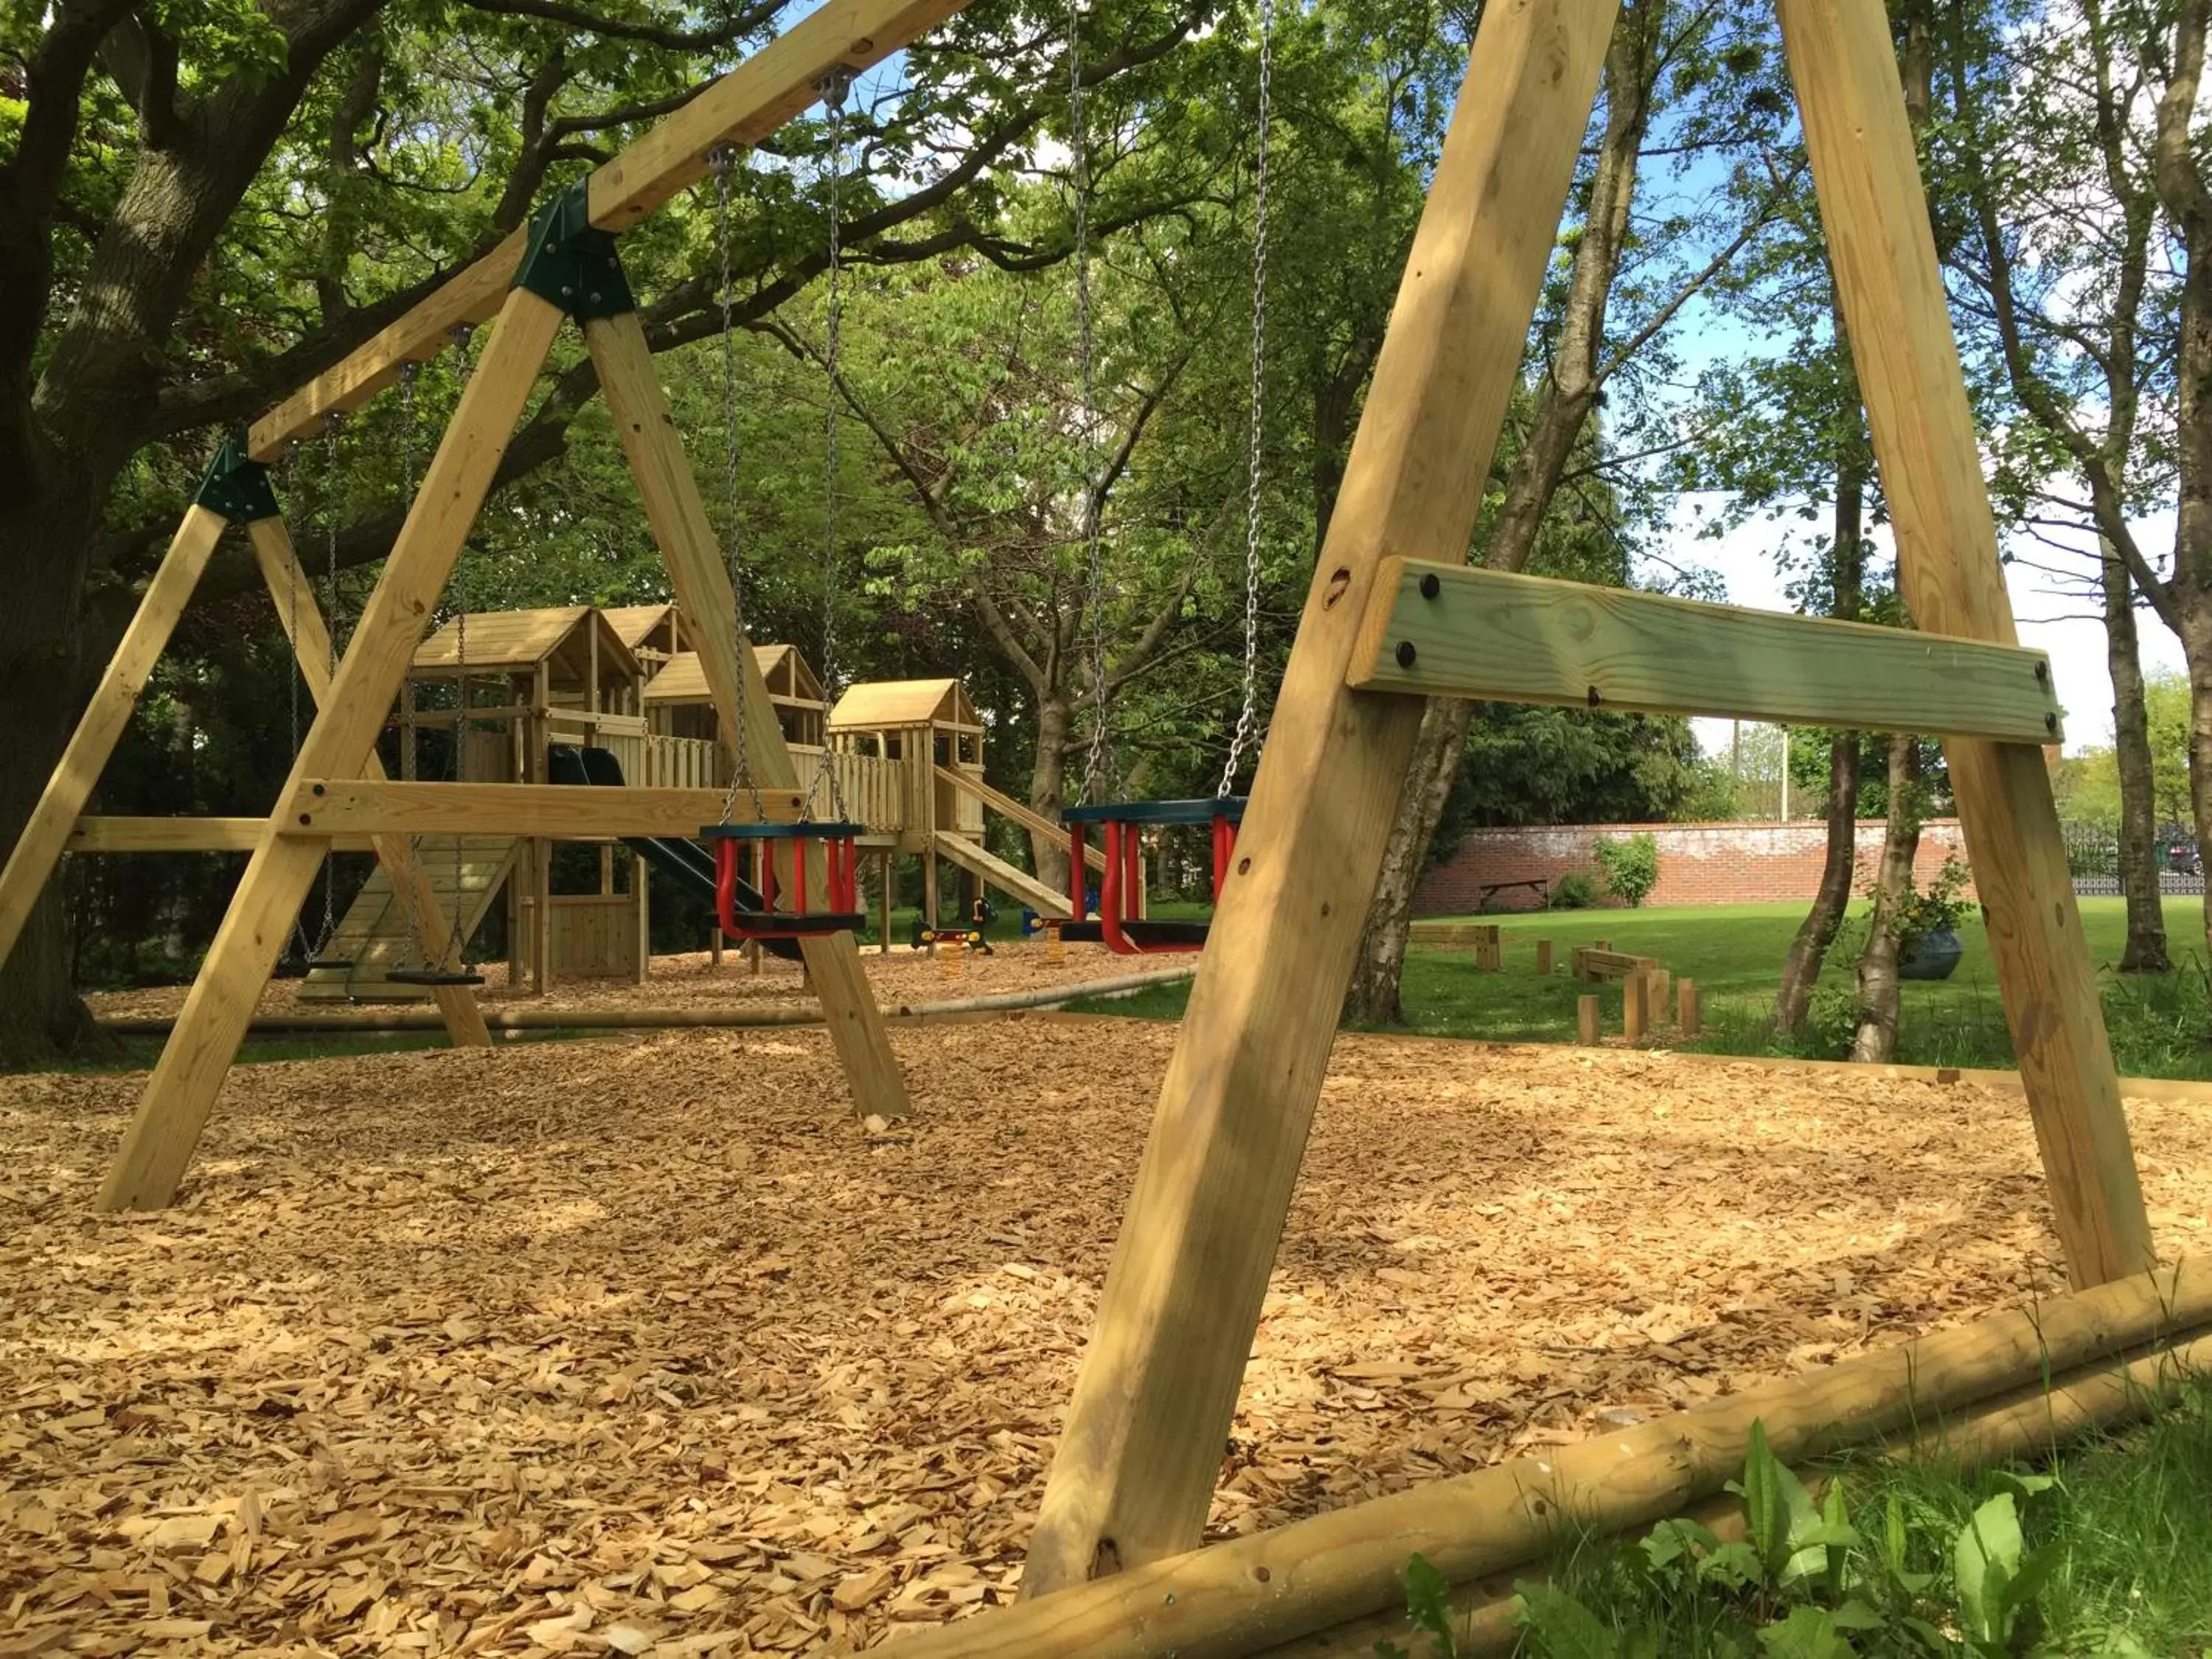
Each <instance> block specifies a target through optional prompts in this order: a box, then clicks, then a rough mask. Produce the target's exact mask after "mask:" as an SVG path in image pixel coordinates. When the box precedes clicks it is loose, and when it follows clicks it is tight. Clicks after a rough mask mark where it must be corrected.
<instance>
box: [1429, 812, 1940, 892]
mask: <svg viewBox="0 0 2212 1659" xmlns="http://www.w3.org/2000/svg"><path fill="white" fill-rule="evenodd" d="M1647 833H1648V834H1649V835H1650V836H1651V837H1652V838H1653V839H1654V840H1655V841H1656V842H1658V843H1659V884H1658V885H1657V886H1656V887H1654V888H1653V889H1652V890H1651V895H1650V897H1649V898H1647V899H1645V900H1644V902H1645V903H1646V904H1753V903H1759V902H1765V901H1767V900H1777V899H1791V900H1796V899H1802V900H1806V901H1808V902H1809V901H1810V900H1811V898H1812V896H1813V894H1814V890H1815V889H1817V888H1818V887H1819V886H1820V866H1821V865H1822V863H1823V862H1824V861H1825V860H1826V857H1827V848H1828V831H1827V826H1826V824H1825V823H1821V822H1820V820H1818V819H1804V820H1800V821H1796V822H1792V823H1607V824H1596V823H1574V824H1559V825H1554V826H1550V827H1547V828H1541V829H1477V830H1474V831H1473V832H1472V833H1470V834H1469V835H1468V838H1467V839H1466V840H1465V841H1463V842H1461V843H1460V845H1459V849H1458V850H1457V851H1456V852H1455V853H1454V854H1452V855H1451V857H1450V858H1449V859H1448V860H1445V861H1444V862H1443V864H1440V865H1438V866H1437V867H1436V868H1435V869H1433V870H1431V872H1429V873H1428V875H1427V877H1426V878H1424V879H1423V881H1422V883H1421V885H1420V888H1419V890H1418V891H1417V892H1416V893H1415V894H1414V895H1413V910H1414V914H1415V915H1467V914H1469V913H1471V912H1473V911H1474V910H1477V909H1479V908H1482V905H1481V897H1482V888H1483V884H1485V883H1486V882H1497V881H1516V880H1519V879H1521V878H1523V877H1528V876H1546V877H1549V878H1552V879H1553V880H1556V879H1558V878H1559V877H1560V876H1563V875H1565V874H1566V873H1567V872H1569V871H1572V870H1580V871H1583V872H1585V873H1587V874H1588V875H1589V877H1590V878H1591V879H1592V880H1593V881H1594V882H1596V883H1597V885H1598V890H1599V891H1600V892H1601V894H1602V893H1603V892H1604V882H1603V879H1602V878H1601V877H1600V876H1599V874H1598V869H1597V863H1596V860H1595V859H1593V858H1592V857H1591V856H1590V843H1591V842H1593V841H1595V839H1596V838H1597V837H1599V836H1634V835H1643V834H1647ZM1953 852H1956V853H1957V854H1958V855H1959V856H1960V858H1962V859H1963V858H1964V857H1966V842H1965V841H1964V840H1963V839H1962V838H1961V836H1960V833H1959V821H1958V820H1957V819H1956V818H1935V819H1931V820H1929V823H1928V824H1927V825H1926V827H1924V828H1923V829H1922V830H1921V832H1920V856H1919V858H1918V860H1917V861H1916V863H1915V864H1914V866H1913V876H1914V880H1915V882H1916V883H1917V884H1918V885H1920V886H1923V887H1925V886H1926V885H1927V884H1929V882H1931V881H1933V880H1934V879H1935V878H1936V872H1938V871H1940V870H1941V869H1942V867H1943V860H1944V858H1945V856H1946V855H1947V854H1950V853H1953ZM1879 860H1881V819H1879V818H1869V819H1866V820H1863V821H1862V822H1861V823H1860V824H1859V826H1858V874H1857V878H1856V879H1855V880H1854V882H1853V884H1852V890H1853V891H1854V892H1856V893H1863V892H1865V890H1866V888H1867V884H1868V883H1869V881H1870V880H1872V879H1873V877H1874V871H1875V865H1876V863H1877V862H1878V861H1879ZM1967 891H1968V893H1969V895H1971V894H1972V888H1971V887H1969V888H1968V890H1967ZM1536 902H1537V901H1536V895H1535V894H1534V892H1533V891H1532V890H1529V889H1527V888H1516V889H1510V890H1506V891H1504V892H1501V893H1498V895H1496V896H1494V897H1493V898H1492V899H1491V901H1490V902H1489V907H1488V908H1491V909H1493V910H1533V909H1534V908H1536ZM1601 902H1605V903H1607V904H1612V903H1617V902H1619V901H1617V900H1615V899H1613V898H1612V897H1611V896H1609V895H1608V896H1605V897H1604V898H1603V899H1602V901H1601Z"/></svg>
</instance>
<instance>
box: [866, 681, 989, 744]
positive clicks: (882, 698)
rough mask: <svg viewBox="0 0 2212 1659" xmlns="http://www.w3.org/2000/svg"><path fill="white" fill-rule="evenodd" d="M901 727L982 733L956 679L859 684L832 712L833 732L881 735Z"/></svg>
mask: <svg viewBox="0 0 2212 1659" xmlns="http://www.w3.org/2000/svg"><path fill="white" fill-rule="evenodd" d="M893 726H961V727H964V728H967V729H969V730H975V731H980V730H981V727H982V722H981V720H977V719H976V717H975V704H974V703H972V702H969V701H968V690H967V688H966V687H965V686H963V685H962V684H960V682H959V681H958V680H956V679H939V680H874V681H871V682H869V683H868V684H865V685H856V686H854V687H853V689H852V690H849V691H848V692H846V693H845V695H844V696H842V697H840V698H838V699H837V706H836V708H833V709H831V710H830V711H829V729H830V730H831V731H832V732H878V731H884V730H887V729H889V728H890V727H893Z"/></svg>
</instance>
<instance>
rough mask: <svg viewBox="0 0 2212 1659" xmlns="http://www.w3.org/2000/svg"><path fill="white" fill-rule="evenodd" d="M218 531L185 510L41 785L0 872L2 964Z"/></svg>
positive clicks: (216, 518) (210, 517)
mask: <svg viewBox="0 0 2212 1659" xmlns="http://www.w3.org/2000/svg"><path fill="white" fill-rule="evenodd" d="M223 524H224V520H223V519H222V515H221V514H220V513H213V512H210V510H209V509H208V508H206V507H200V506H197V505H194V506H192V507H188V508H186V509H185V518H184V522H183V523H182V524H180V525H179V526H177V533H176V535H175V536H174V537H173V538H172V539H171V540H170V543H169V550H168V551H167V553H164V554H163V555H162V556H161V565H160V567H159V568H157V569H155V572H154V580H152V581H151V582H149V584H148V585H147V587H146V594H145V597H144V598H143V599H141V600H139V602H138V611H137V615H136V616H134V617H131V626H130V627H129V628H127V629H125V630H124V635H123V639H122V641H121V642H120V643H119V644H118V645H117V646H116V647H115V655H114V656H113V657H112V658H111V659H109V661H108V665H107V671H106V673H104V674H102V675H101V676H100V684H98V685H97V686H95V687H94V689H93V693H92V701H91V702H89V703H88V704H87V705H86V706H85V711H84V714H83V715H82V717H81V718H80V719H79V720H78V721H77V723H76V731H75V732H71V733H70V741H69V747H68V748H67V749H66V750H64V751H63V753H62V758H61V762H60V763H59V764H58V765H57V766H56V767H55V768H54V769H53V774H52V776H50V777H49V778H47V780H46V789H45V791H44V792H43V793H41V794H40V796H39V804H38V805H36V806H34V807H33V808H32V809H31V816H30V818H29V820H28V821H27V823H25V824H24V825H23V833H22V834H21V836H18V837H17V838H16V841H15V847H14V848H13V850H11V851H10V852H9V854H8V863H7V866H6V867H5V868H4V869H0V962H5V961H6V960H7V959H8V956H9V952H10V951H14V950H15V941H16V940H17V939H20V938H21V937H22V933H23V925H24V924H25V923H26V922H27V921H30V919H31V911H32V909H33V908H34V907H35V906H36V905H37V903H38V902H39V895H40V893H42V892H44V891H45V890H46V883H47V882H48V881H50V880H52V878H53V873H54V866H55V865H56V864H58V863H59V862H60V860H61V855H62V851H63V849H64V848H66V847H67V846H68V845H69V842H70V835H71V833H72V832H73V831H74V830H75V829H76V825H77V820H78V818H79V817H80V816H81V815H82V813H83V811H84V804H85V803H86V802H87V801H88V800H90V799H92V792H93V788H94V786H95V785H96V784H98V783H99V781H100V771H101V769H103V768H104V767H106V764H107V758H108V757H109V756H110V755H112V754H113V753H114V752H115V744H116V740H117V739H118V738H120V737H121V736H122V735H123V728H124V727H125V726H128V725H130V723H131V710H132V709H134V708H137V706H138V696H139V693H141V692H142V691H143V690H145V689H146V682H147V680H148V678H150V677H151V676H152V674H153V672H154V665H155V663H157V662H159V661H160V660H161V653H162V652H163V651H164V650H166V649H167V647H168V643H169V635H170V632H171V630H173V629H174V628H175V627H176V625H177V618H178V617H179V615H180V614H182V612H183V611H184V608H185V601H186V600H188V599H191V596H192V589H193V588H195V587H197V586H199V580H200V573H201V572H202V571H204V570H205V569H206V568H207V562H208V558H209V556H210V555H211V554H212V553H213V552H214V551H215V546H216V542H218V541H220V540H221V539H222V532H223Z"/></svg>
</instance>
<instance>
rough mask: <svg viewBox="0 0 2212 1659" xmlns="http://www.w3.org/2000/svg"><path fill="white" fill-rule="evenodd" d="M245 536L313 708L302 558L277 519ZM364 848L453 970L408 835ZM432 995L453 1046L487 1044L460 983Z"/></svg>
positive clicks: (435, 953)
mask: <svg viewBox="0 0 2212 1659" xmlns="http://www.w3.org/2000/svg"><path fill="white" fill-rule="evenodd" d="M246 540H247V541H248V542H249V543H250V544H252V548H253V557H254V561H255V562H256V563H258V565H259V566H260V567H261V579H262V580H263V581H264V582H265V583H266V584H267V585H268V587H269V597H270V599H274V600H275V601H276V616H277V620H278V622H279V623H281V624H282V625H283V629H284V631H285V633H286V634H287V635H289V637H290V639H291V641H292V654H293V655H294V656H295V658H297V659H299V664H300V678H301V681H302V682H303V683H304V684H306V686H307V695H308V696H309V697H311V698H312V699H313V702H314V704H315V707H316V708H321V707H322V706H323V704H324V702H325V699H326V698H328V696H330V690H331V635H330V630H329V628H328V625H327V624H326V623H325V621H324V619H323V613H322V609H321V607H320V606H319V605H317V604H316V603H315V594H314V589H313V585H312V584H311V583H310V582H309V581H308V580H307V572H306V571H304V570H303V569H301V568H300V556H299V554H298V552H297V551H296V550H295V549H294V547H293V545H292V535H291V532H289V530H287V529H286V528H285V526H284V521H283V520H282V519H278V518H268V519H256V520H252V522H251V523H249V524H248V525H247V526H246ZM361 775H362V776H363V777H365V778H378V779H380V778H382V777H383V776H384V763H383V762H382V761H380V760H379V759H378V758H377V757H376V750H375V749H374V747H373V746H372V747H371V749H370V750H369V755H368V763H367V764H365V765H364V766H363V767H362V773H361ZM369 845H370V847H371V848H373V849H374V851H375V854H376V860H377V862H378V863H380V864H381V865H382V866H384V869H385V873H386V874H387V875H388V876H390V877H391V878H392V891H393V892H395V893H396V894H398V896H399V902H401V903H402V904H404V905H406V906H407V907H408V908H409V910H410V912H411V914H412V918H413V921H414V925H415V932H416V937H417V938H419V939H421V940H422V952H423V957H424V961H425V963H426V964H428V963H435V964H438V965H440V966H441V967H445V968H448V969H459V967H460V965H461V951H460V947H461V945H465V943H466V941H465V940H459V941H457V940H456V939H454V938H453V930H452V929H451V928H449V927H447V925H446V912H445V908H444V907H443V906H442V905H441V904H440V903H439V902H438V894H437V890H436V889H435V888H434V887H433V886H432V885H431V884H430V877H429V873H428V872H427V871H425V870H424V869H423V868H422V860H420V859H419V858H417V857H416V856H415V848H413V846H412V845H410V842H409V841H408V839H407V837H406V836H371V837H370V838H369ZM433 995H435V998H436V1000H437V1004H438V1012H439V1013H440V1015H441V1016H442V1017H443V1018H444V1019H445V1022H446V1035H447V1037H448V1038H450V1039H451V1040H452V1042H453V1044H454V1046H455V1047H456V1048H489V1047H490V1046H491V1032H490V1030H489V1029H488V1028H487V1027H486V1026H485V1024H484V1017H483V1009H482V1008H481V1007H479V1006H477V998H476V993H475V992H474V991H472V990H471V989H470V987H467V986H465V985H441V986H437V987H434V990H433Z"/></svg>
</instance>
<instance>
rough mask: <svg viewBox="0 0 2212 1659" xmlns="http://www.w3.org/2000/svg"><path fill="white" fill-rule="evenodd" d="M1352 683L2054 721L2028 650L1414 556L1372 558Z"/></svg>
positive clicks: (1755, 711)
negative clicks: (1374, 564) (1371, 588)
mask: <svg viewBox="0 0 2212 1659" xmlns="http://www.w3.org/2000/svg"><path fill="white" fill-rule="evenodd" d="M1351 683H1352V684H1353V685H1356V686H1360V687H1364V689H1366V690H1370V691H1403V692H1413V693H1417V694H1419V695H1421V696H1448V697H1474V698H1491V699H1494V700H1496V701H1498V702H1535V703H1556V704H1563V705H1566V706H1569V707H1573V708H1585V707H1586V708H1612V709H1619V710H1621V711H1622V712H1624V713H1629V714H1719V715H1733V716H1735V717H1736V718H1738V719H1741V720H1777V721H1780V722H1782V723H1783V724H1785V725H1808V726H1812V725H1817V726H1839V727H1849V728H1854V729H1857V730H1863V731H1869V732H1941V733H1944V734H1948V735H1960V736H1971V737H1978V738H1996V739H1999V740H2002V741H2007V742H2011V743H2029V744H2042V743H2057V742H2058V741H2059V740H2060V738H2061V737H2062V735H2063V733H2062V731H2061V728H2060V725H2059V714H2058V700H2057V696H2056V695H2055V694H2054V693H2053V691H2052V689H2051V662H2050V659H2049V658H2048V657H2046V656H2045V654H2044V653H2042V652H2040V651H2030V650H2027V649H2025V648H2023V647H2020V646H2016V645H1991V644H1988V643H1986V642H1984V641H1979V640H1961V639H1952V638H1948V637H1946V636H1943V635H1936V634H1921V633H1915V632H1912V631H1911V630H1910V629H1898V628H1876V627H1874V626H1872V625H1870V624H1869V623H1849V622H1833V621H1830V620H1828V619H1826V618H1825V617H1793V616H1788V615H1785V614H1784V613H1782V612H1780V611H1752V610H1747V609H1745V608H1744V607H1742V606H1741V605H1705V604H1701V603H1699V602H1698V601H1696V600H1693V599H1674V598H1672V597H1670V596H1668V595H1667V594H1663V593H1638V592H1628V591H1626V590H1624V589H1621V588H1617V587H1596V586H1590V585H1589V584H1587V583H1583V582H1569V581H1560V580H1557V579H1555V578H1552V577H1546V576H1522V575H1516V574H1510V573H1508V572H1505V571H1502V570H1480V569H1472V568H1468V566H1466V565H1463V564H1439V563H1432V562H1425V561H1423V560H1419V559H1390V560H1386V561H1385V562H1384V565H1383V571H1382V573H1381V574H1380V575H1379V576H1378V577H1377V578H1376V591H1375V595H1374V597H1373V598H1372V599H1370V600H1369V602H1368V606H1367V617H1366V621H1365V623H1364V625H1363V626H1362V628H1361V629H1360V644H1359V647H1358V651H1357V653H1355V656H1354V659H1353V662H1352V675H1351Z"/></svg>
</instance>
